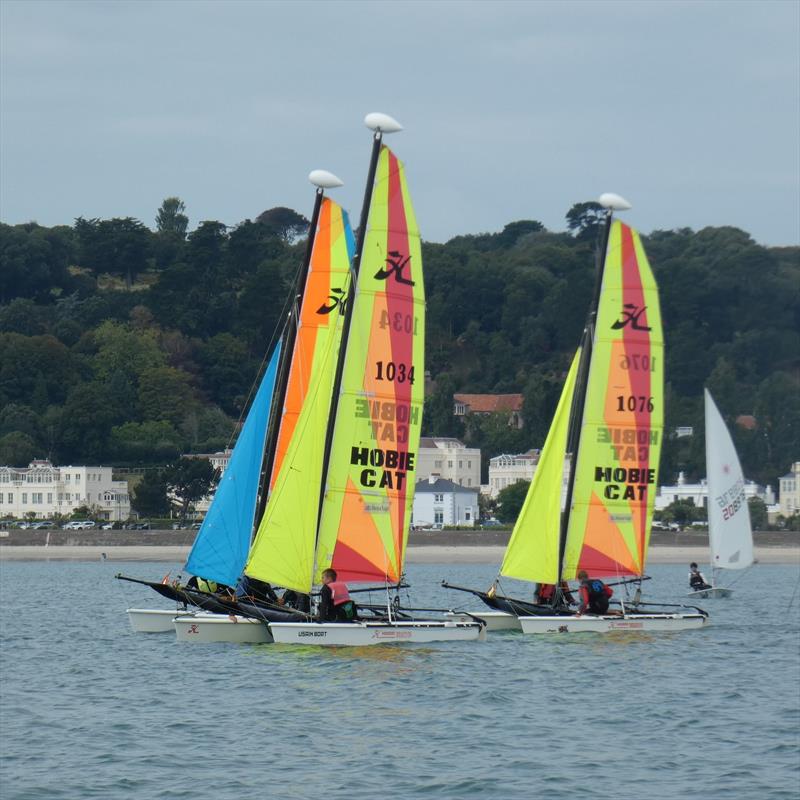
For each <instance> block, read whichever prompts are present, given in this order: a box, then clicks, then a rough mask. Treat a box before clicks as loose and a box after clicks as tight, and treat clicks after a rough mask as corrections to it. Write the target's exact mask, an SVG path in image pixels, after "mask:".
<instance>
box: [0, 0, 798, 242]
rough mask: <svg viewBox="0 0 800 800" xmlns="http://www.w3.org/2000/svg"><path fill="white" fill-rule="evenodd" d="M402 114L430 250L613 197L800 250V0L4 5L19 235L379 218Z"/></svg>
mask: <svg viewBox="0 0 800 800" xmlns="http://www.w3.org/2000/svg"><path fill="white" fill-rule="evenodd" d="M370 111H382V112H385V113H388V114H391V115H392V116H394V117H395V118H396V119H397V120H398V121H400V122H401V123H402V124H403V126H404V130H403V131H402V132H400V133H397V134H393V135H392V136H391V137H390V138H387V142H388V144H389V145H390V146H391V147H392V148H393V150H394V151H395V152H396V154H397V155H398V156H399V157H400V158H401V159H402V160H403V161H404V162H405V164H406V170H407V172H406V175H407V179H408V185H409V189H410V191H411V194H412V197H413V199H414V204H415V208H416V212H417V219H418V222H419V226H420V230H421V232H422V235H423V238H424V239H426V240H429V241H438V242H443V241H446V240H448V239H449V238H451V237H453V236H456V235H459V234H465V233H467V234H468V233H482V232H494V231H499V230H502V228H503V226H504V225H506V224H507V223H509V222H511V221H514V220H519V219H537V220H540V221H541V222H543V223H544V224H545V225H546V226H547V227H548V228H549V229H551V230H563V229H564V228H565V220H564V217H565V214H566V212H567V211H568V210H569V208H570V207H571V206H572V205H573V203H576V202H581V201H585V200H593V199H595V198H596V197H597V196H598V195H599V194H600V193H602V192H606V191H613V192H617V193H619V194H622V195H623V196H624V197H626V198H627V199H628V200H629V201H630V202H631V203H632V204H633V209H632V210H631V211H629V212H627V213H626V216H625V220H626V221H627V222H629V223H630V224H632V225H634V226H636V227H637V228H639V229H640V230H642V231H643V232H645V233H647V232H650V231H652V230H654V229H671V228H680V227H691V228H694V229H700V228H703V227H705V226H708V225H734V226H737V227H740V228H743V229H744V230H746V231H748V232H749V233H750V234H752V236H753V237H754V238H755V239H756V241H758V242H761V243H763V244H768V245H792V244H798V243H800V2H797V0H759V2H748V0H734V1H733V2H710V1H709V2H682V1H681V0H668V1H667V2H660V1H659V0H651V1H650V2H647V0H640V1H639V2H634V1H633V0H631V1H630V2H602V1H600V2H593V1H591V2H582V1H575V2H570V1H569V0H566V1H564V2H545V1H544V0H543V1H542V2H479V1H477V0H476V2H461V0H452V2H446V1H443V2H397V0H395V2H338V3H337V2H323V3H318V2H302V0H300V1H296V2H289V3H284V2H258V0H250V1H249V2H237V1H236V0H229V1H228V2H216V1H215V0H207V1H206V2H195V1H194V0H183V1H182V2H171V1H167V2H151V1H150V0H137V2H127V1H126V0H117V2H105V1H104V0H95V1H94V2H72V1H71V0H57V2H49V1H45V0H22V1H20V0H0V220H2V221H3V222H6V223H11V224H15V223H20V222H27V221H30V220H36V221H37V222H39V223H40V224H42V225H56V224H72V222H73V220H74V219H75V218H76V217H79V216H83V217H87V218H92V217H99V218H110V217H115V216H133V217H136V218H138V219H140V220H142V222H144V223H145V224H146V225H148V226H150V227H154V224H155V215H156V211H157V209H158V206H159V205H160V203H161V201H162V200H163V199H164V198H165V197H168V196H175V195H177V196H179V197H180V198H181V199H182V200H183V201H184V202H185V204H186V208H187V214H188V216H189V218H190V228H193V227H195V226H196V225H197V224H198V223H199V222H200V221H201V220H206V219H214V220H219V221H222V222H224V223H226V224H228V225H235V224H237V223H238V222H240V221H242V220H243V219H246V218H254V217H256V216H257V215H258V214H259V213H261V212H262V211H264V210H265V209H267V208H271V207H274V206H279V205H282V206H289V207H291V208H294V209H296V210H298V211H300V212H301V213H303V214H306V215H309V214H310V212H311V206H312V204H313V187H311V185H310V184H309V183H308V182H307V175H308V172H309V171H310V170H312V169H317V168H321V169H328V170H331V171H333V172H335V173H336V174H337V175H338V176H339V177H340V178H342V180H344V182H345V186H344V187H343V188H342V189H338V190H336V192H335V194H334V195H333V196H334V197H335V199H337V200H338V201H339V202H340V203H341V204H342V205H343V206H345V208H347V209H348V210H349V211H350V213H351V217H352V218H353V219H354V220H357V219H358V215H359V211H360V205H361V198H362V196H363V192H364V181H365V179H366V171H367V165H368V160H369V151H370V146H371V140H370V132H369V131H368V130H367V129H366V128H365V127H364V124H363V119H364V116H365V114H366V113H368V112H370Z"/></svg>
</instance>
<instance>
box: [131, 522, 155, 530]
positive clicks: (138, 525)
mask: <svg viewBox="0 0 800 800" xmlns="http://www.w3.org/2000/svg"><path fill="white" fill-rule="evenodd" d="M125 527H126V528H127V529H128V530H129V531H149V530H150V523H149V522H131V523H130V524H129V525H126V526H125Z"/></svg>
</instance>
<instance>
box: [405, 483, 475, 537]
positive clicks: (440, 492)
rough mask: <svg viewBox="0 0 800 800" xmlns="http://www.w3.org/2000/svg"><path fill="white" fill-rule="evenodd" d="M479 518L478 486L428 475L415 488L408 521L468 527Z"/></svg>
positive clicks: (417, 523) (420, 523)
mask: <svg viewBox="0 0 800 800" xmlns="http://www.w3.org/2000/svg"><path fill="white" fill-rule="evenodd" d="M477 519H478V489H477V487H475V488H474V489H468V488H466V487H465V486H459V485H458V484H457V483H453V482H452V481H448V480H445V479H444V478H440V477H439V476H438V475H431V476H429V477H428V479H427V480H424V481H419V482H418V483H417V485H416V488H415V491H414V508H413V513H412V516H411V521H412V522H413V524H414V525H416V526H420V525H422V526H425V525H431V524H433V525H459V526H460V527H462V528H471V527H473V526H474V525H475V521H476V520H477Z"/></svg>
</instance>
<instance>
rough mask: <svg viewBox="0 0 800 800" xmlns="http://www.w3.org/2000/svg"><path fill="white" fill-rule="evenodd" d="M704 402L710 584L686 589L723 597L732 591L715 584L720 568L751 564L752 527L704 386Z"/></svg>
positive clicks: (726, 437)
mask: <svg viewBox="0 0 800 800" xmlns="http://www.w3.org/2000/svg"><path fill="white" fill-rule="evenodd" d="M704 402H705V418H706V475H707V477H708V539H709V546H710V549H711V586H710V587H709V588H707V589H698V590H696V591H692V592H689V597H692V598H723V597H730V596H731V595H732V594H733V590H732V589H731V588H730V587H725V586H717V581H718V580H719V578H720V577H721V576H722V570H729V569H730V570H740V569H747V568H748V567H749V566H751V565H752V564H753V529H752V526H751V524H750V508H749V506H748V505H747V498H746V497H745V494H744V473H743V472H742V465H741V463H740V462H739V456H738V455H737V453H736V447H735V445H734V444H733V439H732V438H731V435H730V432H729V431H728V428H727V426H726V425H725V420H723V419H722V414H720V413H719V409H718V408H717V406H716V403H715V402H714V399H713V398H712V397H711V392H709V391H708V389H706V390H705V392H704Z"/></svg>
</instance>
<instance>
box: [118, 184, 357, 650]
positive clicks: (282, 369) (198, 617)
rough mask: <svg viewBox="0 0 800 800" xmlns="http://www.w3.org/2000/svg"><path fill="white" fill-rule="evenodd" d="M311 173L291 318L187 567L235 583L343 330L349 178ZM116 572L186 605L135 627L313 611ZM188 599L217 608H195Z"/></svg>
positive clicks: (204, 634)
mask: <svg viewBox="0 0 800 800" xmlns="http://www.w3.org/2000/svg"><path fill="white" fill-rule="evenodd" d="M309 180H310V181H311V183H312V184H314V186H316V195H315V203H314V210H313V213H312V217H311V224H310V228H309V236H308V242H307V246H306V254H305V258H304V261H303V265H302V268H301V270H300V272H299V275H298V278H297V283H296V286H295V289H294V290H293V292H292V298H291V303H290V309H289V311H288V314H287V317H286V324H285V327H284V329H283V332H282V335H281V337H280V338H279V340H278V342H277V344H276V346H275V348H274V349H273V351H272V355H271V358H270V361H269V365H268V367H267V369H266V371H265V373H264V376H263V378H262V380H261V383H260V385H259V388H258V391H257V392H256V395H255V397H254V399H253V402H252V404H251V406H250V409H249V411H248V414H247V416H246V418H245V421H244V424H243V426H242V430H241V432H240V434H239V437H238V439H237V441H236V445H235V447H234V448H233V451H232V453H231V458H230V461H229V464H228V467H227V469H226V470H225V473H224V475H223V477H222V480H221V482H220V485H219V487H218V489H217V491H216V493H215V495H214V498H213V501H212V503H211V507H210V508H209V511H208V514H206V517H205V519H204V521H203V524H202V526H201V527H200V530H199V531H198V535H197V537H196V538H195V542H194V546H193V547H192V550H191V552H190V553H189V557H188V559H187V562H186V567H185V569H186V571H187V572H188V573H189V574H192V575H196V576H202V577H203V578H204V579H205V580H206V581H214V582H216V583H217V584H222V585H223V586H235V585H236V584H237V582H238V580H239V578H240V576H241V575H242V570H243V568H244V564H245V562H246V560H247V555H248V552H249V549H250V545H251V542H252V535H253V531H254V529H255V524H256V522H257V521H258V520H260V518H261V516H262V515H263V512H264V508H265V506H266V503H267V499H268V495H269V490H270V486H271V485H272V484H274V481H275V478H276V476H277V475H278V473H279V472H280V469H281V466H282V463H283V458H284V455H285V453H286V449H287V447H288V442H289V441H290V440H291V438H292V435H293V432H294V427H295V424H296V422H297V418H298V416H299V413H300V410H301V408H302V406H303V403H304V401H305V398H306V394H307V392H308V387H309V385H310V383H311V382H312V380H314V375H315V371H316V370H318V369H319V361H320V359H321V357H322V356H323V355H324V354H325V353H327V352H328V350H329V349H330V348H331V346H332V345H333V346H336V345H337V344H338V337H339V335H340V330H341V320H340V316H341V315H340V310H341V309H340V302H339V299H340V297H341V295H342V292H343V291H344V289H343V288H342V287H343V286H344V284H345V283H346V282H347V280H348V279H349V268H350V260H351V258H352V254H353V250H354V247H355V239H354V237H353V233H352V229H351V227H350V223H349V220H348V216H347V213H346V212H345V211H344V210H343V209H342V208H341V206H339V205H338V204H337V203H335V202H334V201H332V200H330V199H329V198H328V197H326V196H325V194H324V193H325V190H326V189H332V188H335V187H338V186H341V185H342V182H341V181H340V180H339V179H338V178H337V177H336V176H335V175H333V174H332V173H330V172H326V171H324V170H314V171H313V172H312V173H311V174H310V175H309ZM329 340H331V343H330V344H329ZM118 577H120V578H122V579H124V580H132V581H134V582H136V583H143V584H145V585H148V586H150V587H151V588H153V589H154V590H155V591H157V592H158V593H159V594H161V595H162V596H164V597H166V598H168V599H170V600H174V601H175V602H176V604H178V605H180V606H182V611H180V613H177V612H175V611H172V612H168V611H164V610H162V609H128V616H129V619H130V621H131V625H132V626H133V628H134V630H136V631H148V632H153V631H173V630H176V631H177V634H178V639H179V640H181V641H188V642H208V641H241V642H260V641H269V640H270V638H271V637H270V635H269V631H268V628H267V627H266V625H265V624H264V623H265V622H266V621H267V620H271V619H273V620H289V619H304V618H305V616H306V615H305V614H304V613H302V612H299V611H298V610H297V609H291V608H288V607H286V606H278V605H276V604H275V603H270V602H257V601H253V602H251V601H249V600H248V599H247V598H232V597H231V596H230V595H228V594H226V593H220V594H215V593H212V592H207V591H198V590H197V589H192V588H190V587H188V586H186V585H183V586H181V585H172V584H170V583H169V582H162V583H155V582H149V581H138V580H136V579H131V578H126V577H124V576H118ZM189 606H193V607H197V608H199V609H203V610H204V611H205V612H211V613H196V612H191V613H190V612H188V611H187V608H188V607H189ZM176 613H177V616H176ZM170 614H171V616H170ZM254 621H255V623H256V624H253V622H254ZM259 626H260V627H259Z"/></svg>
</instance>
